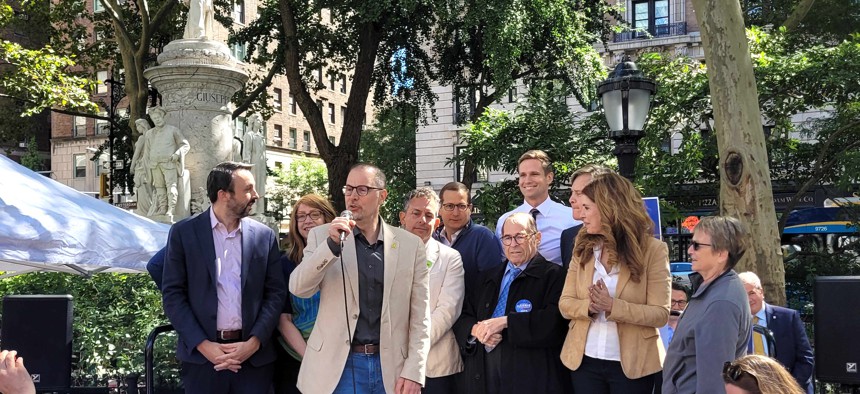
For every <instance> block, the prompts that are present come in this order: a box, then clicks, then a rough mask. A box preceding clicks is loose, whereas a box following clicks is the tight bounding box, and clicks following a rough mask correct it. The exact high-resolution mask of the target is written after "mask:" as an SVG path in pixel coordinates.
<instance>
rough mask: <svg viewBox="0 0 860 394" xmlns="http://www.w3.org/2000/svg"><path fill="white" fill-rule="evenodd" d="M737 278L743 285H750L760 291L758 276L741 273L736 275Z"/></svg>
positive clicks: (753, 273) (747, 272)
mask: <svg viewBox="0 0 860 394" xmlns="http://www.w3.org/2000/svg"><path fill="white" fill-rule="evenodd" d="M738 278H740V279H741V282H743V284H745V285H750V286H752V287H755V288H756V289H759V290H761V289H762V287H761V279H759V277H758V275H756V274H755V272H752V271H746V272H741V273H739V274H738Z"/></svg>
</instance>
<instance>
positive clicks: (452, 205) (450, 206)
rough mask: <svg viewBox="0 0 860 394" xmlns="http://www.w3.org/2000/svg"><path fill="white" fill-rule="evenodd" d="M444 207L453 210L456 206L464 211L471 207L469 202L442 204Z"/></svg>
mask: <svg viewBox="0 0 860 394" xmlns="http://www.w3.org/2000/svg"><path fill="white" fill-rule="evenodd" d="M442 208H444V209H445V210H446V211H453V210H454V208H457V210H458V211H460V212H463V211H465V210H467V209H469V205H468V204H442Z"/></svg>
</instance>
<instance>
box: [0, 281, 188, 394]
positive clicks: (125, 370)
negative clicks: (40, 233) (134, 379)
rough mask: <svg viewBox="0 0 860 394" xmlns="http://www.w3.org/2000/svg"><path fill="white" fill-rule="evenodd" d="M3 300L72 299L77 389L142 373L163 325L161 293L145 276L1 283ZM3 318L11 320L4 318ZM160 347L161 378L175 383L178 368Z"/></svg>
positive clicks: (166, 344) (165, 345) (165, 344)
mask: <svg viewBox="0 0 860 394" xmlns="http://www.w3.org/2000/svg"><path fill="white" fill-rule="evenodd" d="M0 294H4V295H12V294H71V295H72V297H73V302H74V320H73V323H72V325H73V338H72V349H73V353H74V354H75V355H76V356H77V359H78V361H77V362H76V363H75V364H74V365H73V371H72V376H73V382H74V383H75V384H74V385H76V386H81V385H89V386H95V385H100V386H105V385H106V383H107V379H108V378H124V377H125V376H127V375H128V374H130V373H139V374H140V373H143V348H144V341H145V340H146V336H147V334H149V331H151V330H152V329H153V328H154V327H155V326H158V325H161V324H165V322H166V319H165V317H164V314H163V312H162V308H161V293H160V292H159V291H158V289H156V287H155V284H154V283H153V282H152V279H150V277H149V275H146V274H96V275H93V276H92V277H91V278H85V277H82V276H78V275H71V274H61V273H31V274H25V275H20V276H15V277H11V278H6V279H3V280H0ZM3 317H4V318H12V317H10V316H3ZM174 344H175V342H173V343H171V341H159V347H158V348H157V350H158V352H157V354H158V355H159V358H158V360H157V362H158V365H159V373H160V378H162V379H168V380H170V379H174V380H175V379H176V378H177V377H178V374H177V372H178V368H177V367H178V365H177V363H176V361H175V357H174V356H173V351H172V350H171V349H170V347H171V346H173V345H174Z"/></svg>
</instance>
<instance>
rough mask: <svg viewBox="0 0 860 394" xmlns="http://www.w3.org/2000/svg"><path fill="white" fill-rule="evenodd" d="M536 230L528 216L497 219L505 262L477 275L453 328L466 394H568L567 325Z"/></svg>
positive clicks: (555, 274) (560, 280) (557, 272)
mask: <svg viewBox="0 0 860 394" xmlns="http://www.w3.org/2000/svg"><path fill="white" fill-rule="evenodd" d="M540 243H541V233H540V232H539V231H537V228H536V226H535V222H534V218H533V217H532V216H531V215H529V214H528V213H522V212H518V213H514V214H513V215H510V216H509V217H508V218H507V219H506V220H505V222H504V223H503V224H502V245H504V249H505V256H506V257H507V262H506V264H505V265H503V266H499V267H498V268H496V269H493V270H490V271H487V272H485V273H482V274H481V276H480V278H479V279H478V287H477V288H476V289H475V291H474V292H472V293H471V294H469V295H467V297H466V303H465V304H464V306H463V313H462V314H461V316H460V319H459V320H458V321H457V323H456V324H455V325H454V333H455V335H456V336H457V342H458V343H459V345H460V348H461V351H462V353H463V359H464V360H463V361H464V362H465V369H464V371H463V374H462V377H463V379H464V380H465V382H463V391H462V392H466V393H470V394H471V393H477V394H482V393H489V394H495V393H568V392H570V386H569V383H568V379H567V378H566V370H565V369H564V367H563V366H562V365H561V360H560V359H559V353H560V352H561V344H562V341H563V340H564V332H565V327H566V326H567V324H566V323H567V322H565V320H564V319H563V318H562V317H561V314H560V313H559V311H558V298H559V296H560V295H561V289H562V287H563V285H564V275H563V273H562V269H561V267H560V266H558V265H556V264H553V263H550V262H548V261H546V259H544V258H543V256H541V255H540V253H538V245H539V244H540Z"/></svg>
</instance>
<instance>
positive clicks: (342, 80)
mask: <svg viewBox="0 0 860 394" xmlns="http://www.w3.org/2000/svg"><path fill="white" fill-rule="evenodd" d="M340 92H341V93H343V94H346V74H340Z"/></svg>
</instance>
